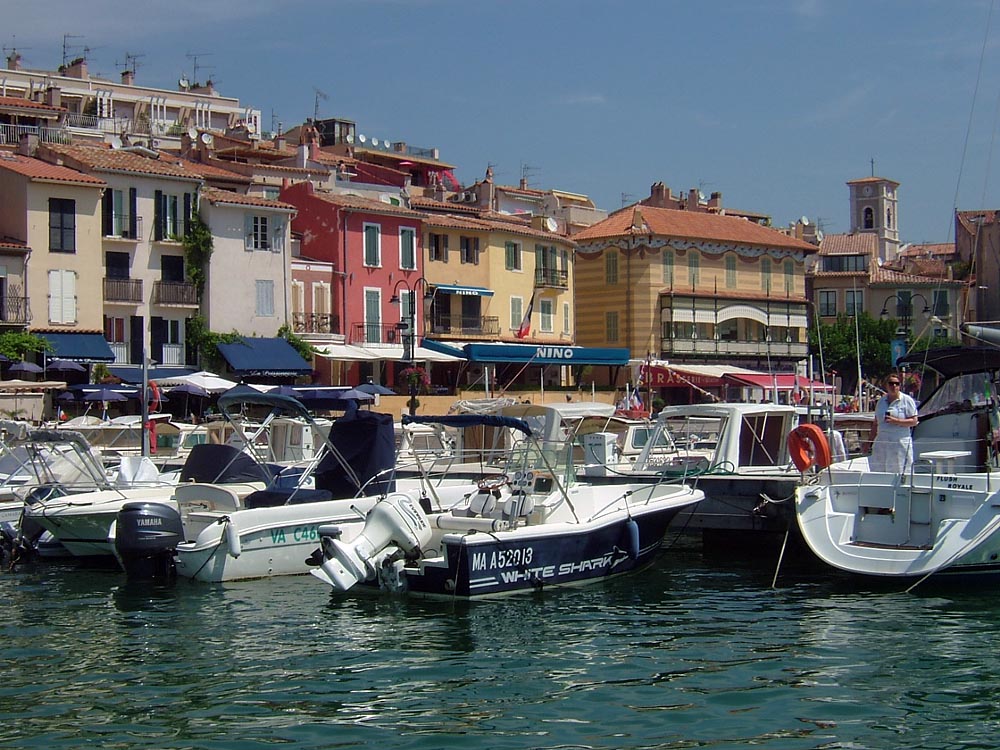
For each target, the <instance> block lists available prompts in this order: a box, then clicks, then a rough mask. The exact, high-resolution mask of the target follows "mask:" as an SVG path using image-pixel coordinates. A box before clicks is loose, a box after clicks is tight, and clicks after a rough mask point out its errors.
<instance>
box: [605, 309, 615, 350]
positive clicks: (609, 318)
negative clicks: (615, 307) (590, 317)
mask: <svg viewBox="0 0 1000 750" xmlns="http://www.w3.org/2000/svg"><path fill="white" fill-rule="evenodd" d="M604 338H605V339H607V342H608V343H609V344H614V343H617V341H618V313H617V312H606V313H604Z"/></svg>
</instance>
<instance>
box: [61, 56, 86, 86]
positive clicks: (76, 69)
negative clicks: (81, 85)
mask: <svg viewBox="0 0 1000 750" xmlns="http://www.w3.org/2000/svg"><path fill="white" fill-rule="evenodd" d="M62 74H63V75H64V76H66V77H67V78H79V79H80V80H81V81H86V80H88V79H89V78H90V74H89V73H88V72H87V59H86V58H85V57H78V58H76V59H75V60H74V61H73V62H71V63H70V64H69V65H67V66H66V67H65V68H64V69H63V71H62Z"/></svg>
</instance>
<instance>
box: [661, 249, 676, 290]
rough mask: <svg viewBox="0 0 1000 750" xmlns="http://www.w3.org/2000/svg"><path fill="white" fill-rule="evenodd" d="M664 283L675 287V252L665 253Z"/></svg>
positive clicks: (666, 251) (667, 251)
mask: <svg viewBox="0 0 1000 750" xmlns="http://www.w3.org/2000/svg"><path fill="white" fill-rule="evenodd" d="M663 283H664V284H666V285H667V286H673V285H674V251H673V250H664V251H663Z"/></svg>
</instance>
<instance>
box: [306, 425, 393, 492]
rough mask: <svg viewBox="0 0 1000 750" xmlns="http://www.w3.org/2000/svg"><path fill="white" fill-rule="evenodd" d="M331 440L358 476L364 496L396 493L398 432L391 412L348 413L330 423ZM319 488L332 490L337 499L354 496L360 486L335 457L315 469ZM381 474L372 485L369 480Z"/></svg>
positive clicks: (330, 457)
mask: <svg viewBox="0 0 1000 750" xmlns="http://www.w3.org/2000/svg"><path fill="white" fill-rule="evenodd" d="M330 442H331V443H333V445H334V446H335V447H336V448H337V450H339V451H340V454H341V455H342V456H343V457H344V458H345V459H346V460H347V463H348V464H350V465H351V468H353V469H354V473H355V474H357V475H358V479H359V480H360V481H361V485H362V486H363V487H364V488H365V492H364V494H365V495H380V494H384V493H388V492H393V491H395V489H396V481H395V477H394V475H393V472H392V468H393V467H394V466H395V464H396V435H395V430H394V429H393V424H392V415H390V414H380V413H378V412H374V411H352V412H348V413H347V414H345V415H344V416H342V417H341V418H340V419H338V420H336V421H335V422H334V423H333V424H332V425H331V426H330ZM315 476H316V489H318V490H329V491H330V493H331V494H332V495H333V497H335V498H342V497H354V496H355V495H357V494H358V490H359V489H360V487H358V486H357V485H355V484H354V482H353V481H352V480H351V478H350V477H348V476H347V474H346V472H345V471H344V468H343V467H342V466H341V465H340V462H339V461H337V459H336V458H334V457H333V456H329V455H328V456H326V457H325V458H324V459H323V461H322V462H321V463H320V465H319V466H318V467H317V468H316V474H315ZM376 476H377V477H378V479H375V481H372V482H371V484H367V483H368V481H369V480H371V479H373V478H375V477H376Z"/></svg>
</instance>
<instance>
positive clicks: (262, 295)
mask: <svg viewBox="0 0 1000 750" xmlns="http://www.w3.org/2000/svg"><path fill="white" fill-rule="evenodd" d="M256 285H257V309H256V315H258V316H259V317H262V318H270V317H272V316H273V315H274V281H272V280H271V279H257V282H256Z"/></svg>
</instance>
